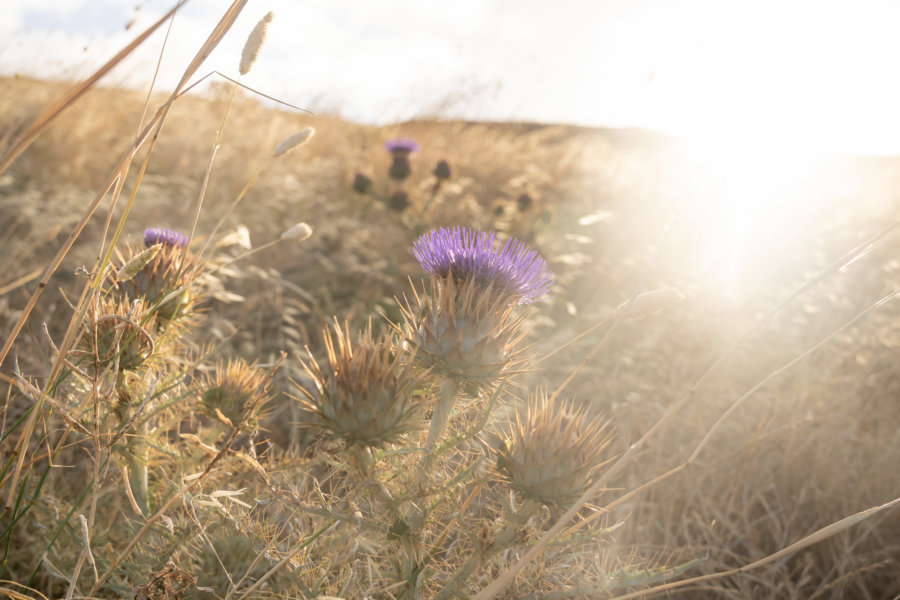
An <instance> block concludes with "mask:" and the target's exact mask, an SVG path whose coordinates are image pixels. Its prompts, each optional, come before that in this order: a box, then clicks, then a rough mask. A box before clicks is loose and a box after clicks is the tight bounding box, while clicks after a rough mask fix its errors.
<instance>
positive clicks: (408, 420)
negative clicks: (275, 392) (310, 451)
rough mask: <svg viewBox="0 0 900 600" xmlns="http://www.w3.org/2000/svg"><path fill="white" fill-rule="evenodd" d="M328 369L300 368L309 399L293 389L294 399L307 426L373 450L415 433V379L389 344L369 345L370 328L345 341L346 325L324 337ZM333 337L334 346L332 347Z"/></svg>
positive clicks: (417, 380) (306, 365) (347, 336)
mask: <svg viewBox="0 0 900 600" xmlns="http://www.w3.org/2000/svg"><path fill="white" fill-rule="evenodd" d="M323 337H324V342H325V349H326V352H327V360H328V368H327V369H326V370H323V369H322V368H321V367H320V366H319V364H318V362H316V361H315V359H312V357H310V361H308V362H306V363H304V365H303V366H304V368H305V369H306V372H307V373H308V374H309V375H310V377H312V379H313V382H314V383H315V385H316V389H317V393H316V394H315V395H313V394H311V393H310V392H308V391H306V390H305V389H304V388H303V387H301V386H299V385H298V386H297V387H298V389H300V391H301V392H302V393H303V394H304V396H305V398H297V399H298V400H299V401H300V402H301V403H302V404H303V405H304V406H305V407H306V408H308V409H309V410H310V411H312V417H311V420H310V424H312V425H315V426H318V427H321V428H323V429H327V430H329V431H331V432H332V433H333V434H334V435H336V436H338V437H341V438H344V440H346V441H347V443H348V444H351V445H352V444H361V445H363V446H372V447H378V446H382V445H384V444H386V443H390V442H394V441H396V440H397V439H398V438H399V437H400V436H401V435H402V434H403V433H406V432H407V431H410V430H412V429H414V428H415V423H416V419H415V417H416V413H417V410H416V409H417V406H418V402H417V400H416V398H415V396H414V390H415V389H416V387H417V386H418V385H419V383H420V382H421V375H416V374H414V373H413V372H412V371H411V365H410V364H409V363H403V362H401V361H400V359H399V357H398V355H397V354H396V353H395V352H394V344H393V343H392V340H391V339H389V338H388V339H383V340H379V341H377V342H376V341H375V340H374V339H373V338H372V331H371V327H367V328H366V329H365V331H363V332H361V333H360V335H359V336H358V338H357V340H356V342H355V343H354V341H353V340H351V337H350V334H349V332H348V329H347V326H346V324H345V325H344V327H341V326H340V325H339V324H338V323H335V324H334V337H332V334H331V332H330V331H329V330H326V331H325V333H324V336H323ZM335 338H336V340H337V341H336V342H335Z"/></svg>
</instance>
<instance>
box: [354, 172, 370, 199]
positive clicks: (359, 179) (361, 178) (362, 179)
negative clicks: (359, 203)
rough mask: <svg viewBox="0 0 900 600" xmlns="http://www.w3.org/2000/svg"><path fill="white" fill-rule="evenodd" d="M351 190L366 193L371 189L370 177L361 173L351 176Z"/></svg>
mask: <svg viewBox="0 0 900 600" xmlns="http://www.w3.org/2000/svg"><path fill="white" fill-rule="evenodd" d="M353 191H354V192H356V193H357V194H368V193H369V192H371V191H372V179H371V178H370V177H368V176H366V175H363V174H362V173H357V174H356V175H354V176H353Z"/></svg>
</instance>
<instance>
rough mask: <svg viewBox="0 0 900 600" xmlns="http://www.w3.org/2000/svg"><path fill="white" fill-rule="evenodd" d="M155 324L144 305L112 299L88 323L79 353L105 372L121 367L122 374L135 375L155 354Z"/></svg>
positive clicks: (93, 313) (99, 308) (92, 315)
mask: <svg viewBox="0 0 900 600" xmlns="http://www.w3.org/2000/svg"><path fill="white" fill-rule="evenodd" d="M153 324H154V316H153V315H150V314H148V313H147V311H146V309H145V307H144V306H143V305H142V304H141V302H139V301H135V302H134V303H132V304H131V305H129V304H128V303H127V301H126V300H123V299H121V298H115V297H108V298H106V299H105V300H103V301H102V302H101V303H100V305H99V306H98V307H97V309H96V311H92V313H91V315H90V317H89V319H88V321H87V322H86V323H85V328H84V330H83V332H82V334H81V338H80V340H79V343H78V346H77V348H76V353H77V354H89V355H92V356H93V358H94V361H95V363H96V364H97V366H98V367H99V368H101V369H104V368H107V367H110V366H112V365H113V364H116V363H117V364H118V368H119V370H121V371H134V370H136V369H138V368H140V367H141V366H142V365H143V364H144V363H145V362H146V361H147V359H148V358H149V357H150V356H151V355H152V354H153V351H154V343H153V338H152V337H151V336H150V334H149V333H148V331H149V330H152V329H153Z"/></svg>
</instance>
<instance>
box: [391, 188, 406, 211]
mask: <svg viewBox="0 0 900 600" xmlns="http://www.w3.org/2000/svg"><path fill="white" fill-rule="evenodd" d="M387 205H388V208H390V209H391V210H392V211H394V212H398V213H402V212H403V211H404V210H406V209H407V208H409V194H407V193H406V192H404V191H403V190H397V191H396V192H394V193H393V194H391V197H390V198H388V201H387Z"/></svg>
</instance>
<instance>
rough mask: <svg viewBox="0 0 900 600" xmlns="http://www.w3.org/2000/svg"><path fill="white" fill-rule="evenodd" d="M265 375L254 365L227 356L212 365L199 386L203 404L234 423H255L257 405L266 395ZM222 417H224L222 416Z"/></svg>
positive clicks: (267, 383) (217, 415)
mask: <svg viewBox="0 0 900 600" xmlns="http://www.w3.org/2000/svg"><path fill="white" fill-rule="evenodd" d="M268 386H269V378H268V376H267V375H266V373H265V372H264V371H263V370H262V369H260V368H259V367H257V366H256V365H248V364H247V363H246V362H244V361H243V360H240V359H237V360H230V361H228V363H226V364H219V365H216V371H215V374H214V375H213V376H212V377H209V378H207V379H206V381H205V382H204V384H203V386H202V390H203V393H202V396H201V399H202V401H203V406H204V408H206V410H207V412H208V413H209V415H210V416H212V417H213V418H216V419H218V420H219V421H222V422H226V423H230V424H231V425H232V426H237V425H238V424H240V423H243V422H246V423H248V424H249V425H250V426H251V427H252V426H255V425H256V419H257V417H258V409H259V407H260V406H262V405H263V404H264V403H265V402H266V400H267V399H268V391H269V390H268ZM223 417H224V418H223Z"/></svg>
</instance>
